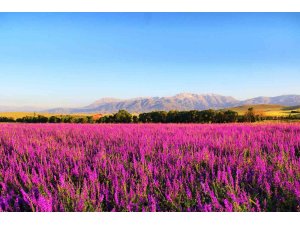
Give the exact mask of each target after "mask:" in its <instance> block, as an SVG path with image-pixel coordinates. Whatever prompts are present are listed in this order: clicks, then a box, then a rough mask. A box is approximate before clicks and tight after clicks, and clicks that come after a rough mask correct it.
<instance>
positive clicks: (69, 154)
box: [0, 123, 300, 212]
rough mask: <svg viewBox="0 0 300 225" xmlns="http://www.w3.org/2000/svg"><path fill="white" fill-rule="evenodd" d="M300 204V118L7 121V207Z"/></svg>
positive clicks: (2, 180)
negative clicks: (207, 121)
mask: <svg viewBox="0 0 300 225" xmlns="http://www.w3.org/2000/svg"><path fill="white" fill-rule="evenodd" d="M299 210H300V124H299V123H293V124H285V123H281V124H247V123H245V124H204V125H203V124H202V125H201V124H101V125H99V124H1V125H0V211H79V212H81V211H299Z"/></svg>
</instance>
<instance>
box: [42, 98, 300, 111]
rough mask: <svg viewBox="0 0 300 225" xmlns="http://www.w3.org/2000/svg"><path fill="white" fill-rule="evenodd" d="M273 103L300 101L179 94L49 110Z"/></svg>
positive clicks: (298, 100) (198, 107)
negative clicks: (240, 99)
mask: <svg viewBox="0 0 300 225" xmlns="http://www.w3.org/2000/svg"><path fill="white" fill-rule="evenodd" d="M256 104H276V105H283V106H293V105H299V104H300V95H282V96H277V97H257V98H253V99H247V100H244V101H239V100H237V99H235V98H233V97H230V96H222V95H217V94H203V95H200V94H192V93H181V94H177V95H175V96H171V97H144V98H133V99H125V100H124V99H115V98H102V99H100V100H98V101H96V102H94V103H92V104H91V105H88V106H85V107H82V108H56V109H51V110H48V112H51V113H96V112H100V113H114V112H117V111H118V110H120V109H125V110H127V111H129V112H131V113H132V112H136V113H140V112H149V111H156V110H165V111H169V110H192V109H196V110H204V109H221V108H228V107H235V106H240V105H256Z"/></svg>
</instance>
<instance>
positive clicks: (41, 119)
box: [0, 108, 300, 123]
mask: <svg viewBox="0 0 300 225" xmlns="http://www.w3.org/2000/svg"><path fill="white" fill-rule="evenodd" d="M286 119H288V120H294V119H300V117H299V116H296V115H294V116H291V115H289V116H288V117H274V116H263V115H261V114H259V113H256V112H255V111H254V109H253V108H249V109H248V111H247V112H246V113H245V114H244V115H239V114H238V113H237V112H235V111H232V110H226V111H224V110H213V109H208V110H201V111H199V110H190V111H176V110H171V111H168V112H166V111H153V112H147V113H141V114H139V115H132V114H130V113H129V112H127V111H126V110H119V111H118V112H117V113H114V114H112V115H105V116H103V117H100V118H97V119H95V118H94V117H93V116H72V115H60V116H50V117H46V116H43V115H37V116H36V115H35V116H25V117H22V118H18V119H14V118H12V117H0V122H7V123H8V122H10V123H11V122H17V123H235V122H240V123H241V122H256V121H262V120H286Z"/></svg>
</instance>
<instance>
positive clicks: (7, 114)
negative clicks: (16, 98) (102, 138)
mask: <svg viewBox="0 0 300 225" xmlns="http://www.w3.org/2000/svg"><path fill="white" fill-rule="evenodd" d="M95 114H96V113H81V114H71V115H72V116H78V117H80V116H93V115H95ZM34 115H42V116H46V117H50V116H58V115H65V114H53V113H39V112H38V113H34V112H0V117H12V118H14V119H18V118H22V117H25V116H34Z"/></svg>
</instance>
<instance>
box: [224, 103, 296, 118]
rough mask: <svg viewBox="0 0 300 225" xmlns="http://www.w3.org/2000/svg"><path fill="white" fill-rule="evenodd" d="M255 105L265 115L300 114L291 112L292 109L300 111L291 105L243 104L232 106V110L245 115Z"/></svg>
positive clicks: (258, 111)
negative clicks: (290, 106)
mask: <svg viewBox="0 0 300 225" xmlns="http://www.w3.org/2000/svg"><path fill="white" fill-rule="evenodd" d="M250 107H253V109H254V111H255V112H256V113H262V114H263V115H265V116H289V115H290V114H291V115H299V114H300V113H291V112H292V111H295V110H296V111H300V107H299V108H293V109H289V107H285V106H282V105H267V104H262V105H243V106H238V107H233V108H230V110H233V111H236V112H237V113H238V114H239V115H243V114H245V113H246V112H247V110H248V108H250Z"/></svg>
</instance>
